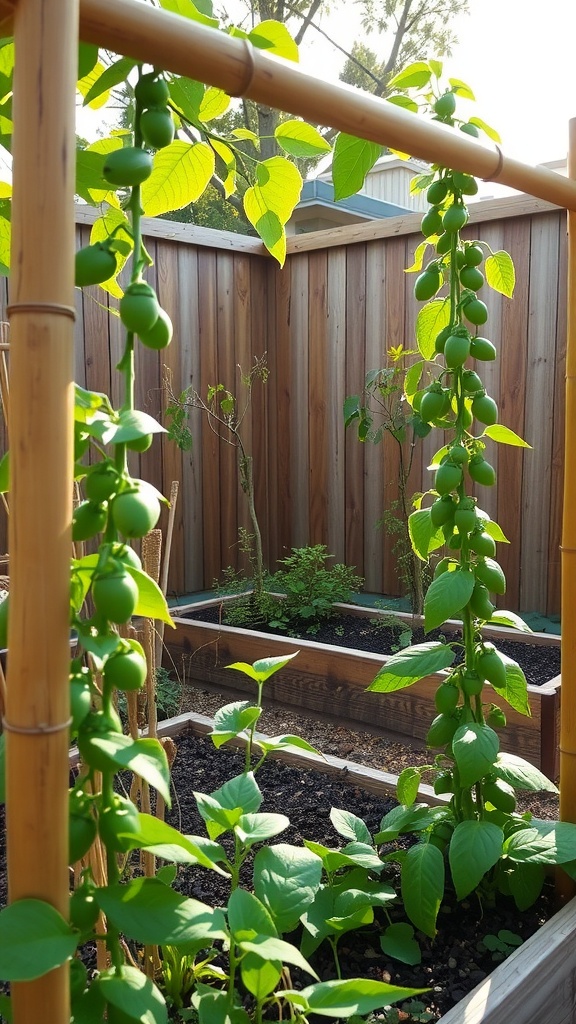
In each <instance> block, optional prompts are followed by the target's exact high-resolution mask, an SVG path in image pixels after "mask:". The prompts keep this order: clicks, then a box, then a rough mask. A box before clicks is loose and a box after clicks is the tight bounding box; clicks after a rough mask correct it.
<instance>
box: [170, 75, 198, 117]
mask: <svg viewBox="0 0 576 1024" xmlns="http://www.w3.org/2000/svg"><path fill="white" fill-rule="evenodd" d="M170 99H171V100H172V102H173V103H174V104H175V105H176V107H177V108H178V110H179V111H181V112H182V113H183V114H184V117H185V118H187V119H188V120H189V121H197V120H198V118H199V115H200V107H201V105H202V100H203V99H204V86H203V85H202V83H201V82H195V81H194V80H193V79H192V78H173V79H172V80H171V82H170Z"/></svg>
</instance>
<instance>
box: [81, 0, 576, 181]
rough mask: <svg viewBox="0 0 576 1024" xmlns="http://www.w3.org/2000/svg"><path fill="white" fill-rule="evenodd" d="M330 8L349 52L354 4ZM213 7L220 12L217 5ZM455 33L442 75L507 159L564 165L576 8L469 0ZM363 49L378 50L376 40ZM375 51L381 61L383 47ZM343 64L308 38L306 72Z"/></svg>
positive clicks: (558, 2)
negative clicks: (467, 96)
mask: <svg viewBox="0 0 576 1024" xmlns="http://www.w3.org/2000/svg"><path fill="white" fill-rule="evenodd" d="M220 2H221V4H222V6H225V7H226V8H227V10H228V11H229V12H230V15H231V16H235V15H236V16H237V17H239V16H240V13H241V12H243V11H245V10H246V7H245V5H244V4H243V3H242V0H220ZM333 5H334V8H335V13H334V14H332V15H330V16H324V17H323V19H322V21H321V23H320V24H321V26H322V28H323V29H324V30H325V31H326V32H328V34H330V35H331V36H332V37H333V38H334V39H335V40H336V42H338V43H340V44H341V45H342V46H343V47H345V48H346V47H349V46H350V45H351V42H352V40H353V39H354V38H356V37H357V36H358V35H360V34H361V26H360V17H359V13H358V10H359V9H358V6H357V3H356V2H355V0H334V4H333ZM214 6H215V8H218V7H219V6H220V4H219V3H218V0H216V2H215V4H214ZM246 27H249V26H246ZM454 31H455V34H456V35H457V37H458V39H459V42H458V44H457V46H456V47H455V48H454V53H453V55H452V57H451V58H449V59H447V60H446V61H445V71H446V73H447V75H450V76H452V77H456V78H461V79H463V80H464V81H466V82H467V83H468V84H469V85H470V86H471V88H472V89H473V91H474V92H475V94H476V99H477V102H476V104H474V105H473V106H471V109H470V113H471V114H472V113H476V114H477V115H478V116H479V117H481V118H483V119H484V120H485V121H487V122H488V123H489V124H491V125H492V126H493V127H494V128H496V129H497V130H498V131H499V132H500V135H501V136H502V140H503V149H504V151H505V153H506V155H507V156H511V157H515V158H517V159H520V160H524V161H526V162H528V163H541V162H546V161H550V160H560V159H564V158H565V157H566V152H567V124H568V120H569V118H570V117H576V88H575V87H574V76H573V69H574V66H575V61H574V39H575V38H576V0H546V2H545V5H544V4H542V2H541V0H540V2H539V3H537V0H470V14H469V15H467V16H461V17H460V18H458V19H456V20H455V25H454ZM367 42H368V44H369V45H370V46H371V47H372V48H373V49H379V47H378V37H377V36H375V35H371V36H370V37H369V38H368V39H367ZM380 48H381V50H382V53H383V54H385V53H386V51H387V48H388V47H387V46H386V41H384V40H381V47H380ZM430 56H431V57H433V56H435V54H430ZM344 60H345V58H344V56H343V55H342V54H341V53H339V52H338V51H337V50H335V49H334V48H333V47H331V46H330V44H329V43H328V42H327V41H326V40H324V39H323V38H322V36H320V35H318V33H315V32H314V31H313V29H310V30H309V32H308V34H307V36H306V39H305V41H304V44H303V45H302V47H301V53H300V63H301V65H302V67H303V68H305V69H306V70H307V71H310V72H311V73H312V74H315V75H318V74H321V75H322V77H323V78H325V79H327V80H334V81H337V80H338V72H339V70H340V69H341V67H342V65H343V62H344ZM82 116H83V118H84V115H82ZM85 124H86V127H85V129H84V130H86V131H87V132H88V131H89V128H88V125H90V126H92V125H94V126H98V127H100V128H101V127H102V112H101V111H98V112H96V113H95V115H94V117H90V115H88V117H87V119H86V122H85ZM80 130H82V127H81V129H80ZM90 134H92V132H90ZM494 189H495V186H491V190H492V191H494Z"/></svg>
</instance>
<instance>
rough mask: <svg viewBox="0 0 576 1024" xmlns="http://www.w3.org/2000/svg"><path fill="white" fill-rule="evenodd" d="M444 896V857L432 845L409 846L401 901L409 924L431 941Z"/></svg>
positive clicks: (403, 868) (403, 865)
mask: <svg viewBox="0 0 576 1024" xmlns="http://www.w3.org/2000/svg"><path fill="white" fill-rule="evenodd" d="M443 897H444V857H443V856H442V854H441V852H440V850H439V849H438V847H437V846H433V845H432V843H418V844H417V845H416V846H412V847H411V848H410V849H409V850H408V853H407V855H406V858H405V860H404V862H403V864H402V900H403V902H404V909H405V910H406V913H407V915H408V917H409V918H410V920H411V921H412V924H414V925H415V926H416V928H419V929H420V931H421V932H424V934H425V935H429V936H430V938H431V939H433V938H434V936H435V934H436V918H437V917H438V911H439V909H440V904H441V902H442V899H443Z"/></svg>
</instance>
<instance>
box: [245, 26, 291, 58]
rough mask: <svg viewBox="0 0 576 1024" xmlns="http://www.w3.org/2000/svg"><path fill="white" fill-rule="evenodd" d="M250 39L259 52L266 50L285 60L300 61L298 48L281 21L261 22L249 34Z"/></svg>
mask: <svg viewBox="0 0 576 1024" xmlns="http://www.w3.org/2000/svg"><path fill="white" fill-rule="evenodd" d="M248 39H249V40H250V42H251V43H253V45H254V46H257V47H258V49H259V50H266V51H267V52H268V53H273V54H274V55H275V56H276V57H283V58H284V60H292V61H296V62H297V61H298V47H297V45H296V43H295V42H294V40H293V39H292V36H291V35H290V33H289V31H288V29H287V28H286V25H284V24H283V23H282V22H281V21H274V20H268V21H261V22H260V24H258V25H256V26H255V28H253V29H252V31H251V32H249V33H248Z"/></svg>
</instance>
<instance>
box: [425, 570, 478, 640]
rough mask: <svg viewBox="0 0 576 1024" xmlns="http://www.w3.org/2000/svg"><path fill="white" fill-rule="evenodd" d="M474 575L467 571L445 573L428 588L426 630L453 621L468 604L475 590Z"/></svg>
mask: <svg viewBox="0 0 576 1024" xmlns="http://www.w3.org/2000/svg"><path fill="white" fill-rule="evenodd" d="M474 583H475V579H474V574H473V573H471V572H467V571H466V570H465V569H457V570H455V572H443V573H442V575H441V576H439V577H438V579H436V580H432V583H431V584H430V586H429V587H428V590H427V592H426V597H425V598H424V628H425V630H426V632H427V633H428V632H429V631H430V630H431V629H436V627H437V626H441V625H442V623H443V622H445V621H446V619H453V618H454V616H455V615H457V614H458V612H459V611H461V610H462V608H464V606H465V605H467V604H468V601H469V600H470V598H471V596H472V591H473V590H474Z"/></svg>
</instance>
